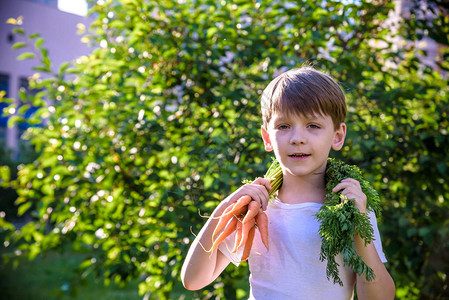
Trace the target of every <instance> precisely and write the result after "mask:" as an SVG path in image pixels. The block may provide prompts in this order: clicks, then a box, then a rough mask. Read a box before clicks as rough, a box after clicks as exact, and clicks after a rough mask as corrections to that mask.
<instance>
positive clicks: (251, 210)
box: [243, 201, 260, 224]
mask: <svg viewBox="0 0 449 300" xmlns="http://www.w3.org/2000/svg"><path fill="white" fill-rule="evenodd" d="M259 210H260V206H259V203H258V202H257V201H251V202H250V203H249V204H248V212H247V213H246V215H245V218H244V219H243V224H245V223H247V222H249V220H252V219H254V217H255V216H256V215H257V213H258V212H259Z"/></svg>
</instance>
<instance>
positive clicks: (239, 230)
mask: <svg viewBox="0 0 449 300" xmlns="http://www.w3.org/2000/svg"><path fill="white" fill-rule="evenodd" d="M242 229H243V225H242V222H240V221H239V222H237V228H236V234H235V243H234V249H233V250H232V251H231V253H235V252H237V250H238V248H237V246H238V244H239V243H240V239H241V238H242Z"/></svg>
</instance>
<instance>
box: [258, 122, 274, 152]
mask: <svg viewBox="0 0 449 300" xmlns="http://www.w3.org/2000/svg"><path fill="white" fill-rule="evenodd" d="M260 132H261V134H262V139H263V144H264V146H265V151H272V150H273V145H272V144H271V139H270V134H269V133H268V131H267V130H266V129H265V127H264V126H263V125H262V126H261V127H260Z"/></svg>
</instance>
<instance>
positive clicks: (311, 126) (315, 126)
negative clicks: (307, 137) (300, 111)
mask: <svg viewBox="0 0 449 300" xmlns="http://www.w3.org/2000/svg"><path fill="white" fill-rule="evenodd" d="M309 128H312V129H320V128H321V127H320V125H317V124H309Z"/></svg>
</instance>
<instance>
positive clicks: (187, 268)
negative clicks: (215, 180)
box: [181, 178, 271, 290]
mask: <svg viewBox="0 0 449 300" xmlns="http://www.w3.org/2000/svg"><path fill="white" fill-rule="evenodd" d="M267 189H271V186H270V183H269V181H268V180H266V179H263V178H258V179H256V180H255V181H254V182H253V183H251V184H245V185H244V186H242V187H240V188H239V189H238V190H237V191H235V192H234V193H232V194H231V195H230V196H229V197H227V198H226V199H225V200H223V201H222V202H221V203H220V204H219V205H218V206H217V207H216V208H215V210H214V212H213V213H212V215H211V218H209V220H208V221H207V222H206V224H205V225H204V226H203V228H202V229H201V231H200V233H199V234H198V236H197V237H196V239H195V240H194V241H193V243H192V245H191V246H190V249H189V252H188V253H187V256H186V259H185V261H184V264H183V266H182V270H181V280H182V283H183V285H184V287H185V288H186V289H188V290H199V289H201V288H203V287H205V286H206V285H208V284H210V283H211V282H213V281H214V280H215V279H216V278H217V277H218V275H220V274H221V272H223V270H224V269H225V268H226V266H227V265H228V264H229V263H230V260H229V259H228V258H227V257H226V256H225V255H224V254H223V253H221V252H220V251H219V250H218V249H214V250H213V251H211V252H207V251H205V250H209V249H210V248H211V247H212V233H213V232H214V230H215V227H216V225H217V223H218V219H219V217H220V216H221V215H222V214H223V212H224V210H225V209H226V207H228V206H229V205H231V204H232V203H234V202H235V201H237V200H238V199H239V198H240V197H242V196H244V195H249V196H250V197H251V198H252V199H253V200H255V201H257V202H259V203H260V205H261V207H263V208H265V209H266V206H267V203H268V198H269V197H268V192H267Z"/></svg>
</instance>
